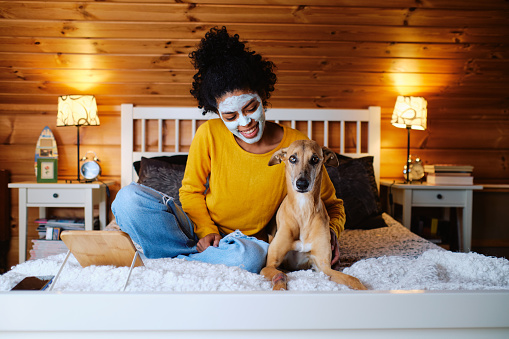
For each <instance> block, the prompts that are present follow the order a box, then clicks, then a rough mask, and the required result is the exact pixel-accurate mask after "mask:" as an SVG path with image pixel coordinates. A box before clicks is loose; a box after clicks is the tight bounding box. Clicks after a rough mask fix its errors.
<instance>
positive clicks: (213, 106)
mask: <svg viewBox="0 0 509 339" xmlns="http://www.w3.org/2000/svg"><path fill="white" fill-rule="evenodd" d="M190 57H191V58H192V60H193V63H194V66H195V68H196V69H197V73H196V74H195V76H194V82H193V88H192V90H191V94H192V95H193V96H194V97H195V98H196V99H197V100H198V106H199V107H200V108H202V109H203V111H204V113H205V112H215V113H217V114H218V115H219V117H220V119H212V120H209V121H207V122H206V123H204V124H203V125H202V126H200V128H198V130H197V132H196V135H195V137H194V139H193V141H192V144H191V148H190V150H189V156H188V160H187V165H186V171H185V175H184V179H183V181H182V187H181V189H180V201H181V203H182V208H183V211H184V212H185V213H184V212H182V210H180V209H179V207H178V206H177V205H175V204H174V203H173V199H172V198H171V197H167V196H165V195H164V194H162V193H159V192H157V191H154V190H152V189H150V188H148V187H145V186H142V185H138V184H134V183H133V184H131V185H129V186H127V187H125V188H123V189H121V190H120V191H119V193H118V194H117V198H116V199H115V201H114V202H113V205H112V210H113V213H114V214H115V217H116V220H117V223H118V224H119V226H120V228H121V229H122V230H124V231H125V232H127V233H128V234H129V235H130V236H131V238H132V239H133V241H135V242H136V243H138V244H139V245H140V246H141V247H142V249H143V251H144V254H145V255H146V256H147V257H149V258H158V257H174V256H179V257H180V258H186V259H188V260H200V261H205V262H209V263H222V264H225V265H229V266H239V267H242V268H245V269H246V270H248V271H250V272H255V273H258V272H259V271H260V270H261V269H262V268H263V266H264V265H265V256H266V253H267V248H268V243H267V235H266V234H265V227H266V226H267V225H268V224H269V223H270V222H271V219H272V218H273V217H274V215H275V214H276V212H277V209H278V207H279V205H280V203H281V202H282V201H283V198H284V197H285V195H286V184H285V173H284V165H280V166H270V167H269V166H268V162H269V159H270V157H271V156H272V154H273V153H274V152H275V151H276V150H278V149H280V148H284V147H287V146H289V145H290V144H291V143H292V142H293V141H295V140H299V139H307V137H306V136H305V135H304V134H302V133H301V132H299V131H297V130H294V129H291V128H287V127H283V126H281V125H278V124H275V123H272V122H267V121H266V120H265V108H266V107H267V105H268V99H269V98H270V94H271V92H272V91H273V90H274V84H275V83H276V76H275V74H274V72H273V64H272V62H270V61H266V60H263V59H262V57H261V56H260V55H259V54H256V53H255V52H251V51H249V50H248V49H246V48H245V46H244V44H243V43H241V42H240V41H239V37H238V35H233V36H230V35H229V34H228V32H227V30H226V28H224V27H223V28H222V29H217V28H213V29H211V30H210V32H208V33H207V34H206V35H205V38H204V39H202V41H201V43H200V45H199V47H198V49H197V50H196V51H194V52H192V53H191V55H190ZM324 173H325V175H324V176H323V185H322V199H323V201H324V203H325V205H326V208H327V211H328V213H329V216H330V219H331V221H330V226H331V235H332V237H331V239H332V240H331V246H332V247H333V250H334V251H333V253H334V258H333V262H336V261H337V259H338V258H339V252H338V250H337V236H339V234H340V232H341V231H342V230H343V229H344V223H345V213H344V209H343V203H342V201H341V200H339V199H337V198H336V196H335V191H334V187H333V185H332V183H331V181H330V179H329V177H328V175H327V174H326V171H324ZM195 244H196V246H195ZM184 255H185V256H184Z"/></svg>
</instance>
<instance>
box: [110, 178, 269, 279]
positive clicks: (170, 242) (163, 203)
mask: <svg viewBox="0 0 509 339" xmlns="http://www.w3.org/2000/svg"><path fill="white" fill-rule="evenodd" d="M111 209H112V212H113V214H114V215H115V220H116V222H117V224H118V225H119V227H120V229H122V231H124V232H126V233H127V234H129V236H130V237H131V239H132V240H133V241H134V242H135V243H137V244H138V245H140V246H141V248H142V250H143V253H144V255H145V256H146V257H147V258H151V259H155V258H173V257H177V256H178V257H179V258H181V259H186V260H197V261H203V262H207V263H211V264H224V265H227V266H237V267H241V268H243V269H246V270H248V271H249V272H253V273H259V272H260V270H261V269H262V268H263V267H264V266H265V260H266V256H267V250H268V247H269V244H268V243H266V242H264V241H261V240H258V239H256V238H254V237H248V236H246V235H244V234H242V233H241V232H240V231H236V232H234V233H232V234H230V235H227V236H225V237H224V238H222V239H221V241H220V242H219V246H218V247H213V246H210V247H208V248H207V249H206V250H205V251H203V252H202V253H198V251H197V249H196V243H197V241H198V238H197V236H196V235H195V233H194V225H193V223H192V222H191V220H190V219H189V218H188V216H187V215H186V214H185V212H184V211H183V210H182V208H181V207H180V206H178V205H176V204H175V203H174V201H173V198H172V197H168V196H167V195H165V194H164V193H161V192H158V191H156V190H154V189H152V188H150V187H147V186H144V185H140V184H137V183H131V184H130V185H128V186H126V187H123V188H122V189H121V190H120V191H119V192H118V193H117V196H116V198H115V200H114V201H113V203H112V204H111Z"/></svg>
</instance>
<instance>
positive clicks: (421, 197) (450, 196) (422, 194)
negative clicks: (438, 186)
mask: <svg viewBox="0 0 509 339" xmlns="http://www.w3.org/2000/svg"><path fill="white" fill-rule="evenodd" d="M464 203H465V193H464V192H463V191H453V190H414V191H413V194H412V205H415V206H416V205H435V206H440V205H444V206H447V205H458V206H462V205H463V204H464Z"/></svg>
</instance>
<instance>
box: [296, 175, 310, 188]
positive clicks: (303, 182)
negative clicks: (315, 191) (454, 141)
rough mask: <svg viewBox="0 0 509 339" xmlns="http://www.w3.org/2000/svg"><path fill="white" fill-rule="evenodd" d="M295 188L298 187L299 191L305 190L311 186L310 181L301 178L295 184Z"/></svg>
mask: <svg viewBox="0 0 509 339" xmlns="http://www.w3.org/2000/svg"><path fill="white" fill-rule="evenodd" d="M295 186H297V188H298V189H299V190H305V189H307V188H308V186H309V181H308V180H307V179H304V178H299V179H297V181H296V182H295Z"/></svg>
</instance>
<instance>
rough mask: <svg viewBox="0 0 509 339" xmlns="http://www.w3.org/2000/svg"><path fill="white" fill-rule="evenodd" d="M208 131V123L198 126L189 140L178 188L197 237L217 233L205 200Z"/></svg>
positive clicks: (209, 157)
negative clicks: (181, 178)
mask: <svg viewBox="0 0 509 339" xmlns="http://www.w3.org/2000/svg"><path fill="white" fill-rule="evenodd" d="M209 138H210V133H209V126H208V124H204V125H202V126H200V127H199V128H198V129H197V131H196V134H195V137H194V138H193V141H192V142H191V147H190V149H189V155H188V158H187V164H186V170H185V173H184V178H183V180H182V187H181V188H180V190H179V195H180V202H181V203H182V209H183V210H184V212H186V214H187V215H188V216H189V218H190V219H191V220H192V221H193V223H194V231H195V233H196V235H197V236H198V238H200V239H201V238H203V237H204V236H206V235H207V234H210V233H219V231H218V228H217V226H216V225H215V224H214V222H213V221H212V218H211V217H210V214H209V211H208V208H207V204H206V201H205V190H206V184H207V178H208V177H209V175H210V168H211V160H210V159H211V154H210V153H211V150H210V147H209V145H210V144H211V143H210V142H209V140H208V139H209Z"/></svg>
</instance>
